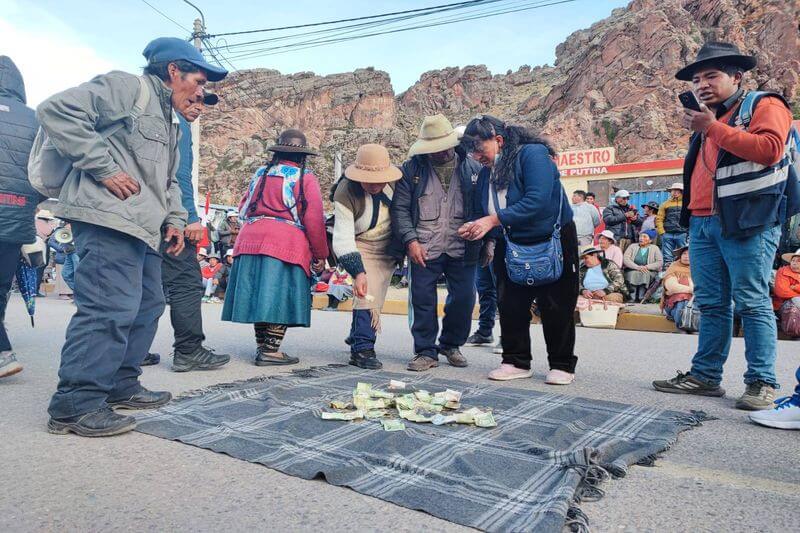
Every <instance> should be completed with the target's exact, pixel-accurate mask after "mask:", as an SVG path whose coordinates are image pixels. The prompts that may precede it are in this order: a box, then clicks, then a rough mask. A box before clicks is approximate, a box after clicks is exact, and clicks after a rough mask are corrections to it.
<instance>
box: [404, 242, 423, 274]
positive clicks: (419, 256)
mask: <svg viewBox="0 0 800 533" xmlns="http://www.w3.org/2000/svg"><path fill="white" fill-rule="evenodd" d="M406 253H407V254H408V258H409V259H411V261H412V262H413V263H414V264H415V265H419V266H421V267H422V268H425V267H426V266H427V265H426V264H425V260H426V259H427V258H428V254H427V253H426V252H425V249H424V248H423V247H422V245H421V244H420V243H419V241H411V242H410V243H408V245H407V246H406Z"/></svg>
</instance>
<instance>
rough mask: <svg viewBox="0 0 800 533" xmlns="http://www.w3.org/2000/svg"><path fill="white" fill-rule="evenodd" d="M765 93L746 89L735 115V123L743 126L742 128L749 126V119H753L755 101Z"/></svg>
mask: <svg viewBox="0 0 800 533" xmlns="http://www.w3.org/2000/svg"><path fill="white" fill-rule="evenodd" d="M765 94H766V93H765V92H764V91H748V92H747V94H746V95H745V96H744V98H743V99H742V103H741V105H739V112H738V113H737V116H736V123H737V124H741V125H742V126H744V129H748V128H749V127H750V121H751V120H753V108H754V107H755V104H756V101H757V100H758V99H759V98H760V97H761V96H763V95H765Z"/></svg>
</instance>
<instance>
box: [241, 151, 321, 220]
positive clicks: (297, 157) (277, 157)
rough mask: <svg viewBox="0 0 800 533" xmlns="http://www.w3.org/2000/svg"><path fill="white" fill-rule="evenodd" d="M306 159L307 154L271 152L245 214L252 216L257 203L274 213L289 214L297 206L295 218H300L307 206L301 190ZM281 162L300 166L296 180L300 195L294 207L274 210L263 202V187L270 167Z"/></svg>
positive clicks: (303, 192)
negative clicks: (265, 168) (270, 157)
mask: <svg viewBox="0 0 800 533" xmlns="http://www.w3.org/2000/svg"><path fill="white" fill-rule="evenodd" d="M307 157H308V155H307V154H303V153H296V152H273V154H272V159H271V160H270V162H269V164H267V170H266V172H264V175H263V176H262V177H261V182H260V183H259V184H258V190H257V191H256V192H255V194H254V195H253V199H252V200H251V201H250V205H249V206H247V213H248V214H250V215H252V214H254V213H255V211H256V207H257V206H258V204H259V202H260V203H261V205H263V206H264V207H266V208H267V209H269V210H271V211H275V212H276V213H286V212H289V211H291V210H292V209H293V208H294V207H296V206H298V205H299V206H300V209H298V213H297V216H299V217H300V218H302V215H301V213H302V212H304V211H305V209H306V205H307V202H306V196H305V191H304V190H303V176H304V175H305V173H306V158H307ZM281 161H292V162H293V163H297V164H298V165H300V177H299V178H298V180H297V182H298V185H299V189H300V194H299V195H298V197H297V201H296V203H295V205H293V206H290V207H286V206H282V207H279V208H275V207H273V206H271V205H267V203H266V202H265V201H264V197H263V194H264V186H265V185H266V184H267V177H268V175H269V170H270V169H271V168H272V167H274V166H275V165H277V164H278V163H280V162H281Z"/></svg>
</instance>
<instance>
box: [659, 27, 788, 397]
mask: <svg viewBox="0 0 800 533" xmlns="http://www.w3.org/2000/svg"><path fill="white" fill-rule="evenodd" d="M755 66H756V58H755V57H752V56H749V55H745V54H742V53H741V52H740V51H739V49H738V48H737V47H736V46H735V45H733V44H729V43H724V42H708V43H706V44H704V45H703V47H702V48H701V49H700V52H699V53H698V54H697V58H696V59H695V61H694V62H692V63H691V64H689V65H687V66H686V67H684V68H682V69H681V70H679V71H678V73H677V74H676V75H675V77H676V78H678V79H679V80H683V81H689V82H691V83H692V91H693V92H694V94H695V96H696V97H697V99H698V100H699V102H700V106H699V108H700V110H699V111H694V110H691V109H685V110H684V113H683V125H684V127H686V128H687V129H690V130H692V132H693V133H692V137H691V140H690V144H689V152H688V154H687V155H686V160H685V163H684V171H683V184H684V195H683V209H682V212H681V225H682V226H684V227H689V240H690V242H691V270H692V279H693V280H694V283H695V301H696V302H697V305H698V307H699V309H700V312H701V315H702V319H701V321H700V336H699V340H698V347H697V352H696V353H695V355H694V358H693V359H692V368H691V371H690V372H689V373H686V374H684V373H681V372H679V373H678V376H677V377H675V378H672V379H669V380H664V381H654V382H653V386H654V387H655V388H656V390H659V391H661V392H670V393H679V394H697V395H703V396H723V395H724V394H725V391H724V390H723V389H722V388H721V387H720V386H719V385H720V382H721V381H722V366H723V364H724V363H725V360H726V359H727V357H728V352H729V350H730V345H731V332H732V330H733V309H734V305H733V304H735V308H736V312H737V314H739V315H740V316H741V318H742V323H743V327H744V341H745V358H746V359H747V372H745V374H744V382H745V385H746V390H745V392H744V394H743V395H742V396H741V397H740V398H739V399H738V400H737V402H736V407H737V408H738V409H745V410H751V411H756V410H761V409H769V408H770V407H772V402H773V400H774V399H775V389H776V388H777V386H778V384H777V381H776V377H775V355H776V348H777V342H776V340H777V332H776V327H775V315H774V314H773V312H772V307H771V303H770V295H769V278H770V273H771V269H772V262H773V259H774V257H775V252H776V249H777V246H778V240H779V238H780V233H781V229H780V228H781V224H783V222H785V220H786V218H787V217H789V216H792V215H793V214H795V213H797V211H798V207H797V201H798V198H797V195H798V192H797V176H796V175H795V174H794V172H793V171H792V172H790V164H789V162H790V157H789V156H788V155H787V153H786V152H787V151H786V149H785V146H786V141H787V137H788V135H789V130H790V128H791V122H792V115H791V113H790V111H789V105H788V104H787V102H786V100H785V99H784V98H783V97H782V96H781V95H779V94H776V93H766V92H746V91H744V90H743V89H742V78H743V76H744V73H745V72H747V71H749V70H751V69H753V68H754V67H755Z"/></svg>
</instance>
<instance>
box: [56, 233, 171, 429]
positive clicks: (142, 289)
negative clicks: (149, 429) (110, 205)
mask: <svg viewBox="0 0 800 533" xmlns="http://www.w3.org/2000/svg"><path fill="white" fill-rule="evenodd" d="M72 231H73V234H74V235H75V246H76V250H77V253H78V256H79V257H80V262H79V263H78V268H77V270H76V271H75V305H76V306H77V311H75V315H73V317H72V320H71V321H70V323H69V326H68V327H67V334H66V341H65V342H64V347H63V348H62V350H61V367H60V368H59V371H58V377H59V382H58V390H57V391H56V393H55V394H54V395H53V398H52V399H51V400H50V407H49V409H48V411H49V412H50V415H51V416H52V417H54V418H63V417H71V416H77V415H81V414H84V413H88V412H90V411H94V410H96V409H99V408H101V407H103V406H104V405H105V404H106V401H115V400H120V399H123V398H128V397H130V396H132V395H134V394H136V393H137V392H139V390H141V385H140V384H139V375H140V374H141V373H142V369H141V362H142V359H143V358H144V356H145V355H146V354H147V352H148V350H149V349H150V345H151V344H152V342H153V337H154V336H155V334H156V328H157V326H158V318H159V317H160V316H161V314H162V313H163V312H164V293H163V291H162V289H161V256H160V255H159V254H158V252H156V251H155V250H153V249H151V248H150V247H149V246H147V244H145V243H144V241H141V240H139V239H137V238H135V237H131V236H130V235H125V234H123V233H120V232H118V231H114V230H112V229H109V228H104V227H102V226H95V225H93V224H86V223H82V222H73V223H72Z"/></svg>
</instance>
